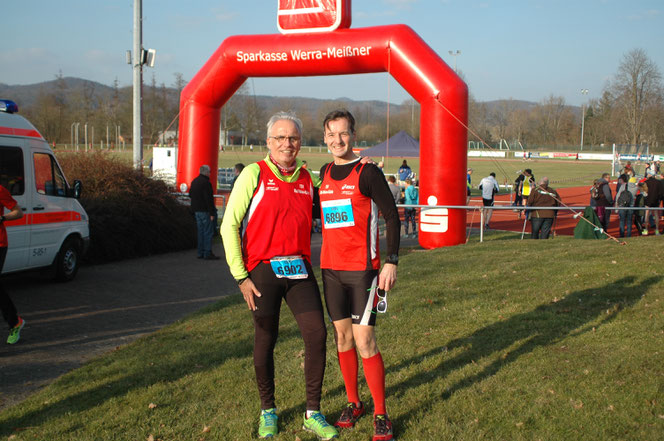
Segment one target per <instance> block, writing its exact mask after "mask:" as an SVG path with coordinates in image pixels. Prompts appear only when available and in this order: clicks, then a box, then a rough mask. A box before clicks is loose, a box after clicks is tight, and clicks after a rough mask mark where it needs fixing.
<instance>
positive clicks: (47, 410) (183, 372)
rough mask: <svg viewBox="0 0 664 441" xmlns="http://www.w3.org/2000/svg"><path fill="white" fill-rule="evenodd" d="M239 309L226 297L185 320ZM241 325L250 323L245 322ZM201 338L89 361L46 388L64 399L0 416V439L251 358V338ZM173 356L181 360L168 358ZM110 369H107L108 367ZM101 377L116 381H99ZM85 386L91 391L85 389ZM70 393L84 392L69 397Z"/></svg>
mask: <svg viewBox="0 0 664 441" xmlns="http://www.w3.org/2000/svg"><path fill="white" fill-rule="evenodd" d="M239 303H244V299H243V298H242V296H231V297H227V298H224V299H222V300H221V301H219V302H217V303H216V304H214V305H210V306H208V307H205V308H204V309H203V310H202V311H199V312H197V313H194V314H193V315H192V316H190V317H194V318H195V317H198V316H201V315H204V314H206V313H214V312H219V311H221V310H223V309H224V308H227V307H230V306H233V305H236V304H239ZM246 319H247V320H248V321H250V320H251V318H250V317H249V316H247V318H246ZM194 332H198V331H194ZM203 333H207V331H206V330H203V331H201V332H199V333H198V335H196V336H192V335H188V334H187V329H180V330H172V329H166V330H165V331H164V332H163V333H161V334H159V335H156V336H147V337H145V338H143V339H141V340H138V341H137V342H135V343H133V344H131V345H130V346H128V347H126V348H121V349H120V350H119V351H116V352H115V353H114V354H113V355H111V356H108V357H101V358H97V359H95V360H93V361H92V362H90V363H89V364H87V365H86V366H84V367H82V368H81V369H79V370H76V371H74V372H72V373H70V374H68V375H66V376H64V377H62V378H61V379H59V380H58V381H57V382H56V383H55V384H54V385H53V386H51V387H52V388H54V390H53V393H54V394H55V395H60V396H63V395H65V396H64V398H61V399H56V400H49V401H47V402H45V404H43V405H39V406H37V407H36V408H35V409H34V410H31V411H28V412H26V413H24V414H22V415H21V416H20V417H19V418H11V419H10V417H9V412H8V411H5V412H4V414H3V415H2V416H0V437H3V436H4V437H7V436H9V435H11V434H12V433H14V432H15V431H16V429H17V428H19V429H20V428H25V427H37V426H40V425H42V424H46V423H47V422H48V421H50V420H52V419H57V418H60V417H63V416H65V415H67V414H75V413H80V412H85V411H87V410H90V409H92V408H94V407H97V406H100V405H103V404H104V403H105V402H106V401H108V400H111V399H113V398H116V397H123V396H125V395H127V394H128V393H130V392H131V391H133V390H138V389H147V388H149V387H150V386H152V385H155V384H159V383H169V382H177V381H178V380H180V379H181V378H183V377H185V376H187V375H190V374H200V373H202V372H205V371H212V370H214V369H218V368H219V367H220V366H221V365H223V364H224V363H226V362H227V361H230V360H233V359H244V358H249V359H251V358H252V354H253V347H254V335H253V332H251V333H249V335H247V336H246V337H244V338H241V339H231V340H227V341H225V342H223V343H219V344H218V345H216V346H212V345H211V343H215V344H216V340H217V339H218V338H219V336H220V333H216V332H214V331H212V332H210V333H207V337H203V338H200V335H201V334H203ZM291 338H301V337H300V333H299V330H298V329H297V328H295V329H282V330H280V336H279V340H280V341H285V340H288V339H291ZM150 340H152V341H150ZM141 345H142V348H141ZM153 351H154V352H153ZM178 353H181V354H182V356H181V357H173V356H172V355H173V354H178ZM111 365H113V367H108V366H111ZM127 368H128V369H127ZM122 369H127V370H126V371H122ZM107 377H116V378H115V379H113V380H111V381H104V378H107ZM90 382H95V383H97V385H96V386H94V387H91V388H86V385H87V384H89V383H90ZM74 387H78V388H79V389H84V390H80V391H78V392H77V391H73V392H70V389H72V388H74ZM27 405H28V406H30V404H27Z"/></svg>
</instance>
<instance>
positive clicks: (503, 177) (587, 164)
mask: <svg viewBox="0 0 664 441" xmlns="http://www.w3.org/2000/svg"><path fill="white" fill-rule="evenodd" d="M264 157H265V152H259V151H257V149H256V151H254V152H249V151H238V150H227V151H224V152H222V153H220V154H219V167H228V168H231V167H233V166H234V165H235V164H236V163H238V162H241V163H243V164H245V165H246V164H250V163H252V162H256V161H259V160H261V159H263V158H264ZM299 158H300V159H303V160H305V161H307V163H308V165H309V168H310V169H311V170H314V171H318V170H320V168H321V166H323V164H325V163H327V162H330V160H331V155H329V154H327V153H310V152H308V151H307V148H306V147H304V148H303V149H302V151H301V152H300V155H299ZM372 159H373V160H374V161H376V162H378V161H380V160H382V158H372ZM404 159H405V160H406V161H408V165H409V166H410V167H411V168H412V169H413V171H414V172H416V173H417V171H418V170H419V165H420V159H419V158H386V159H385V172H386V173H396V172H397V170H398V169H399V166H401V162H402V161H403V160H404ZM468 167H470V168H472V169H473V175H472V179H473V184H474V185H475V186H477V184H478V183H479V181H480V179H482V178H483V177H485V176H488V175H489V173H491V172H495V173H496V179H497V180H498V183H499V184H501V185H502V184H505V183H509V184H511V183H512V182H514V180H515V179H516V177H517V176H518V175H519V173H520V172H521V171H522V170H523V169H526V168H530V169H532V170H533V174H534V175H535V178H540V177H542V176H547V177H548V178H549V180H550V182H551V186H552V187H554V188H562V187H575V186H583V185H590V184H592V181H593V179H595V178H598V177H600V176H601V175H602V173H605V172H606V173H610V172H611V163H610V162H608V161H574V160H554V159H540V160H530V161H524V160H521V159H495V160H494V159H468ZM640 171H641V170H640V169H639V168H638V166H637V172H640ZM478 194H479V193H478Z"/></svg>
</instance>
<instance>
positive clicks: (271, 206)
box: [221, 112, 338, 440]
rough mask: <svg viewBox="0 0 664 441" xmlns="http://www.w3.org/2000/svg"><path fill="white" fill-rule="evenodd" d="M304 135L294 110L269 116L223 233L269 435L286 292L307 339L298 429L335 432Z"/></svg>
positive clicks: (262, 423)
mask: <svg viewBox="0 0 664 441" xmlns="http://www.w3.org/2000/svg"><path fill="white" fill-rule="evenodd" d="M301 139H302V122H301V121H300V120H299V119H298V118H297V117H296V116H295V115H293V114H291V113H286V112H280V113H277V114H275V115H274V116H272V118H270V120H269V121H268V123H267V147H268V149H269V153H268V155H267V156H266V157H265V159H263V160H262V161H259V162H257V163H254V164H250V165H248V166H247V167H245V168H244V170H243V171H242V173H240V175H239V176H238V178H237V181H236V182H235V186H234V187H233V191H232V193H231V195H230V198H229V200H228V205H227V208H226V212H225V214H224V219H223V222H222V224H221V236H222V239H223V241H224V248H225V250H226V261H227V262H228V266H229V267H230V270H231V274H232V275H233V277H234V278H235V279H236V280H237V283H238V285H239V286H240V291H241V292H242V295H243V297H244V300H245V301H246V302H247V306H248V307H249V309H250V310H251V311H252V315H253V321H254V369H255V373H256V382H257V384H258V392H259V395H260V399H261V415H260V419H259V427H258V436H259V437H260V438H270V437H274V436H276V435H277V433H278V425H277V420H278V417H277V409H276V404H275V398H274V389H275V385H274V347H275V344H276V342H277V336H278V333H279V312H280V309H281V301H282V299H284V300H285V301H286V303H287V304H288V307H289V308H290V310H291V312H292V313H293V315H294V316H295V321H296V322H297V325H298V327H299V328H300V333H301V335H302V338H303V340H304V377H305V381H306V405H307V407H306V409H307V410H306V413H305V414H304V426H303V428H304V429H305V430H308V431H310V432H313V433H315V434H316V435H317V436H318V437H319V438H320V439H322V440H329V439H332V438H336V437H337V436H338V433H337V430H336V429H335V428H334V427H333V426H332V425H330V424H328V423H327V421H326V420H325V417H324V416H323V414H322V413H321V412H320V398H321V386H322V383H323V375H324V373H325V341H326V338H327V330H326V327H325V320H324V318H323V305H322V302H321V298H320V291H319V289H318V284H317V282H316V278H315V277H314V274H313V270H312V268H311V259H310V256H311V237H310V234H311V220H312V204H313V194H314V185H315V184H317V179H316V178H315V177H313V176H312V175H311V174H310V173H309V171H307V170H306V169H304V168H303V167H302V161H300V160H299V159H297V155H298V153H299V151H300V143H301ZM243 221H244V222H245V227H244V229H243V235H242V240H240V235H239V230H240V226H241V225H242V223H243Z"/></svg>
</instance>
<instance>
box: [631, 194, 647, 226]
mask: <svg viewBox="0 0 664 441" xmlns="http://www.w3.org/2000/svg"><path fill="white" fill-rule="evenodd" d="M636 189H637V193H636V197H635V198H634V210H633V211H632V218H633V221H634V226H635V227H636V231H637V232H641V231H643V225H644V222H643V216H644V215H645V210H644V209H643V208H644V207H645V199H646V198H645V195H646V194H647V193H648V187H646V184H645V183H643V182H639V183H638V184H636Z"/></svg>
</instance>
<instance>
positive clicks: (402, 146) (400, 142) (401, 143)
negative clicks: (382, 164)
mask: <svg viewBox="0 0 664 441" xmlns="http://www.w3.org/2000/svg"><path fill="white" fill-rule="evenodd" d="M388 142H389V152H388V149H387V147H388ZM360 154H361V155H362V156H374V157H378V156H389V157H394V156H401V157H403V156H406V157H409V158H419V156H420V143H419V142H418V141H417V140H416V139H415V138H413V137H412V136H410V135H409V134H408V133H406V132H405V131H403V130H402V131H400V132H399V133H397V134H396V135H394V136H393V137H391V138H390V139H388V140H387V141H385V142H381V143H380V144H378V145H375V146H373V147H371V148H368V149H365V150H362V152H360Z"/></svg>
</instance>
